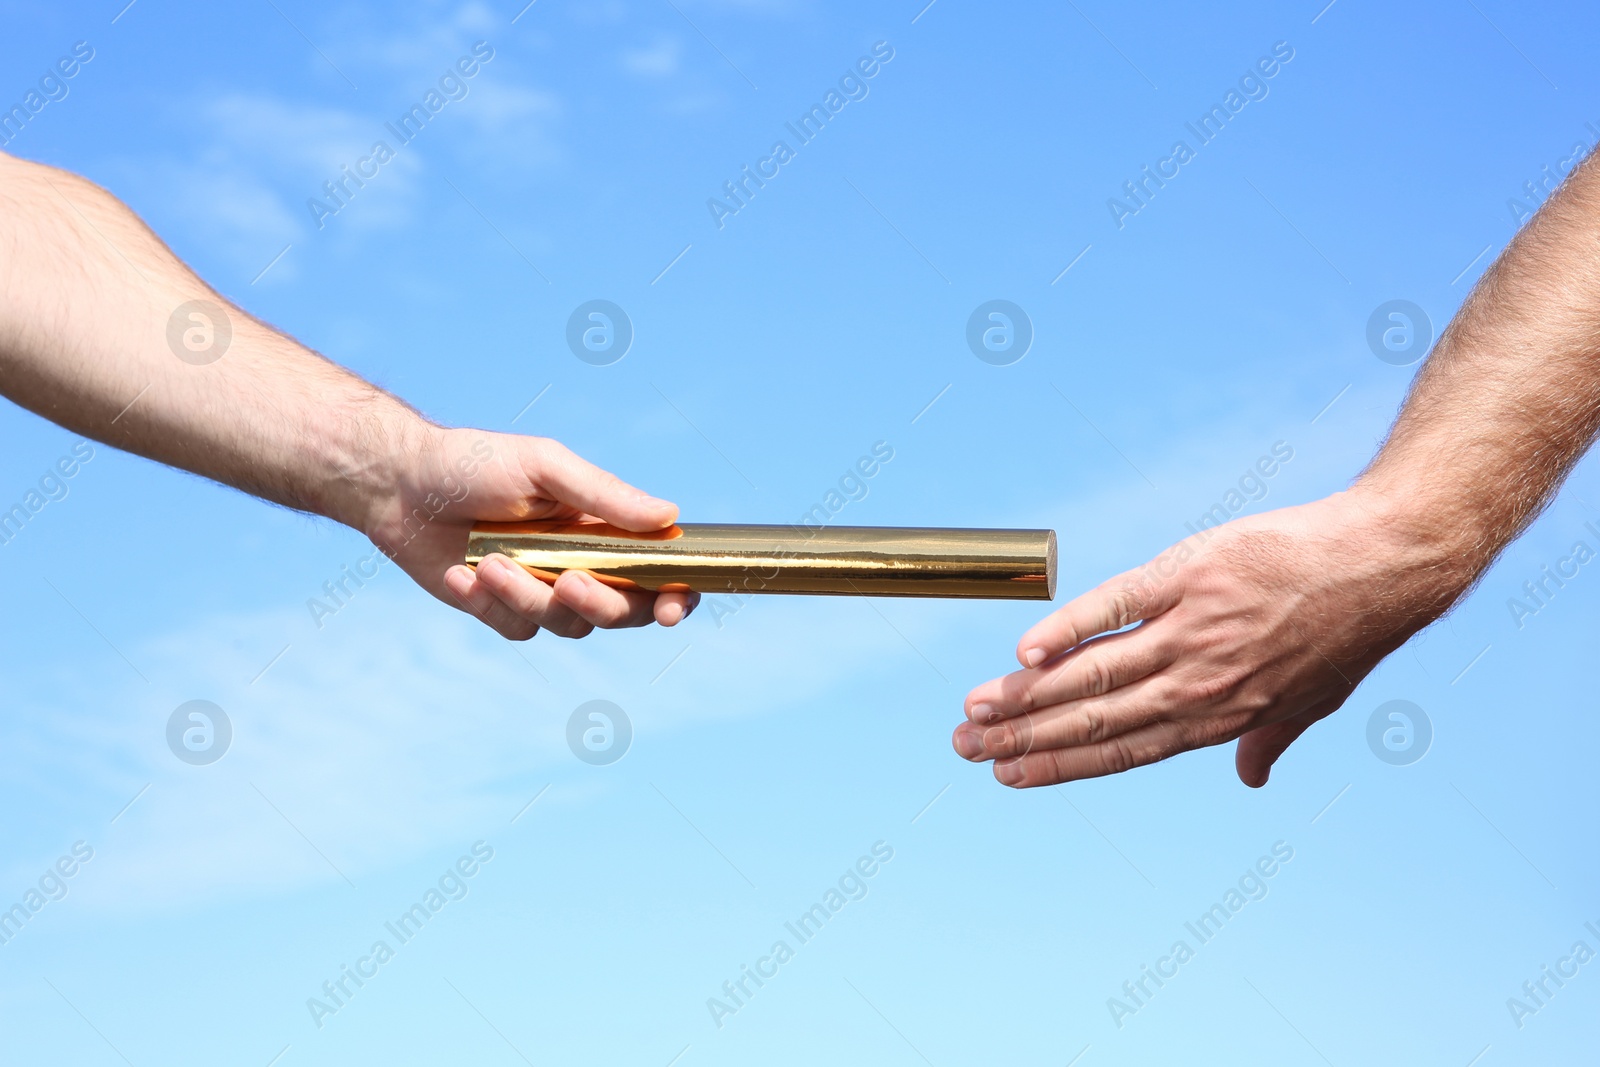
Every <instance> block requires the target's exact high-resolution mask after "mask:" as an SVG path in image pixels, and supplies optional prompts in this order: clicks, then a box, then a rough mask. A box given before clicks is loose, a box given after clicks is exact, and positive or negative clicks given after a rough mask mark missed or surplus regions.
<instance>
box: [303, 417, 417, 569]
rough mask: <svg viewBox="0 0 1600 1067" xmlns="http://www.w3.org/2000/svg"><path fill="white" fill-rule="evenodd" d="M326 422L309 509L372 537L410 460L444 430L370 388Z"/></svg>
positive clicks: (396, 494) (399, 488)
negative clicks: (319, 482)
mask: <svg viewBox="0 0 1600 1067" xmlns="http://www.w3.org/2000/svg"><path fill="white" fill-rule="evenodd" d="M329 422H330V425H329V428H328V436H327V438H326V439H325V441H324V443H323V447H322V448H321V449H320V452H321V455H322V458H323V463H324V469H323V472H322V489H321V491H320V492H319V494H318V506H317V507H316V508H315V510H316V511H317V512H319V513H320V514H322V515H326V516H327V517H328V518H330V519H333V520H334V521H335V522H339V523H342V524H344V525H345V526H348V527H350V528H351V529H353V530H357V531H359V532H361V533H363V534H365V535H367V536H368V537H372V536H373V534H374V532H375V531H377V530H378V529H380V528H381V527H382V526H383V525H384V523H385V521H386V519H387V516H388V514H389V512H391V511H393V510H394V502H395V501H396V500H397V499H399V497H400V495H401V492H402V488H403V484H404V481H405V479H406V477H407V476H408V474H409V473H410V471H411V469H412V468H413V466H414V465H415V461H416V457H417V456H418V455H421V454H423V453H424V452H426V451H428V450H429V449H431V448H433V447H435V445H436V443H437V441H438V438H439V437H440V435H441V434H443V432H444V431H443V430H442V429H441V428H440V427H438V426H435V425H434V424H432V423H430V422H428V421H427V420H426V419H424V418H423V417H422V416H421V415H419V414H417V413H416V412H415V411H413V410H412V409H411V408H409V407H407V406H406V405H405V404H403V403H401V402H400V401H398V400H396V399H395V398H394V397H392V396H390V395H389V394H387V393H384V392H381V391H379V390H376V389H374V390H373V391H372V392H371V393H370V394H369V395H366V396H363V397H360V398H356V399H354V400H352V401H351V402H350V403H349V404H347V405H344V406H342V407H341V408H336V409H335V410H334V412H333V413H332V417H331V418H330V420H329Z"/></svg>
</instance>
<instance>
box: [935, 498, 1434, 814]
mask: <svg viewBox="0 0 1600 1067" xmlns="http://www.w3.org/2000/svg"><path fill="white" fill-rule="evenodd" d="M1393 511H1394V509H1391V508H1389V507H1387V506H1386V505H1385V502H1384V501H1383V500H1382V499H1381V498H1379V497H1376V496H1374V495H1365V494H1362V493H1361V492H1360V491H1358V490H1352V491H1350V492H1346V493H1339V494H1336V495H1334V496H1332V497H1328V498H1327V499H1325V500H1319V501H1316V502H1315V503H1311V504H1306V505H1302V506H1299V507H1292V508H1285V509H1283V510H1280V511H1273V512H1268V513H1266V514H1263V515H1259V516H1252V517H1249V518H1244V519H1240V520H1237V521H1235V522H1231V523H1228V524H1226V525H1224V526H1221V527H1218V528H1216V529H1213V530H1208V531H1204V532H1202V533H1200V534H1198V535H1196V536H1194V537H1190V538H1188V539H1186V540H1184V541H1182V542H1180V543H1179V544H1177V545H1174V546H1173V547H1171V548H1169V549H1168V550H1167V551H1166V552H1164V553H1162V554H1161V555H1160V556H1158V557H1157V558H1156V559H1155V560H1153V561H1151V562H1150V563H1148V564H1146V565H1145V566H1143V567H1141V568H1139V569H1137V570H1133V571H1129V572H1127V573H1125V574H1121V575H1118V576H1117V577H1115V578H1113V579H1111V580H1110V581H1108V582H1106V583H1105V584H1104V585H1102V586H1100V587H1099V588H1098V589H1094V590H1092V591H1090V592H1088V593H1085V594H1084V595H1083V596H1080V597H1078V598H1077V599H1076V600H1074V601H1072V602H1071V603H1069V604H1067V605H1066V606H1065V607H1063V608H1061V609H1060V610H1059V611H1057V612H1055V613H1054V614H1053V615H1050V616H1049V617H1048V618H1046V619H1044V620H1043V621H1041V622H1040V623H1039V624H1038V625H1036V626H1034V627H1033V628H1032V629H1031V630H1029V631H1028V632H1027V633H1026V634H1025V635H1023V638H1022V640H1021V641H1020V642H1019V643H1018V645H1017V659H1018V660H1019V661H1020V662H1021V663H1022V664H1023V666H1024V668H1025V669H1023V670H1020V671H1016V672H1014V673H1012V674H1008V675H1006V676H1005V677H1003V678H996V679H994V680H992V681H989V682H985V683H984V684H982V685H980V686H978V687H977V688H976V689H974V690H973V691H972V692H971V693H970V694H969V695H968V696H967V700H966V715H967V720H968V721H966V722H963V723H962V724H961V725H960V726H958V727H957V728H956V730H955V734H954V737H953V738H952V742H953V743H954V745H955V749H956V751H957V752H959V753H960V754H961V755H962V756H964V757H965V758H967V759H969V760H972V761H974V762H980V761H986V760H993V761H995V763H994V776H995V778H996V779H998V780H999V781H1000V782H1001V783H1003V784H1005V785H1009V786H1016V787H1018V788H1023V787H1028V786H1038V785H1050V784H1053V783H1057V782H1066V781H1071V780H1073V779H1077V778H1093V777H1097V776H1100V775H1106V774H1116V773H1118V772H1121V771H1125V770H1128V769H1129V768H1132V767H1139V766H1143V765H1144V764H1147V763H1154V762H1156V761H1158V760H1163V759H1166V758H1167V757H1169V756H1173V755H1176V754H1177V753H1179V752H1186V751H1188V750H1190V749H1195V748H1201V747H1204V746H1207V745H1220V744H1222V743H1224V742H1226V741H1231V740H1233V739H1234V738H1239V748H1238V753H1237V757H1236V761H1235V762H1236V767H1237V770H1238V774H1239V778H1240V779H1241V780H1242V781H1243V782H1244V783H1245V784H1246V785H1249V786H1262V785H1265V784H1266V781H1267V775H1268V773H1269V772H1270V770H1271V768H1272V765H1273V763H1274V762H1275V761H1276V760H1277V758H1278V757H1279V756H1280V755H1282V754H1283V752H1284V750H1285V749H1287V748H1288V747H1289V745H1290V744H1292V743H1293V742H1294V740H1295V739H1296V738H1297V737H1299V736H1300V735H1301V734H1302V733H1304V732H1305V731H1306V729H1307V728H1308V727H1310V726H1311V724H1312V723H1314V722H1316V721H1317V720H1318V719H1321V718H1323V717H1325V716H1327V715H1330V714H1332V713H1333V712H1334V711H1336V710H1338V708H1339V706H1340V705H1341V704H1343V703H1344V701H1345V699H1346V698H1347V697H1349V695H1350V693H1351V692H1352V691H1353V690H1354V689H1355V687H1356V685H1357V684H1359V683H1360V681H1361V680H1362V679H1363V678H1364V677H1366V675H1367V673H1368V672H1369V671H1371V670H1372V668H1373V667H1375V666H1376V665H1377V664H1378V662H1379V661H1380V660H1382V659H1383V657H1384V656H1386V655H1388V654H1389V653H1390V652H1392V651H1394V650H1395V649H1396V648H1398V647H1399V646H1400V645H1401V644H1403V643H1404V642H1405V641H1406V639H1407V638H1409V637H1410V636H1411V635H1412V634H1413V633H1415V632H1416V631H1417V630H1419V629H1421V628H1422V627H1423V626H1424V625H1426V624H1427V623H1428V622H1430V621H1432V620H1433V619H1434V618H1437V617H1438V616H1439V615H1440V614H1442V613H1443V612H1444V611H1445V610H1446V609H1447V608H1448V607H1449V605H1450V604H1451V603H1452V602H1453V601H1454V600H1455V598H1456V596H1458V595H1459V593H1460V592H1461V591H1462V589H1463V588H1464V579H1463V578H1462V577H1461V576H1460V575H1456V574H1454V570H1455V568H1452V567H1450V566H1449V565H1448V564H1447V563H1441V562H1439V560H1438V559H1437V554H1436V552H1435V551H1434V550H1433V548H1434V546H1428V545H1424V544H1419V543H1418V542H1417V539H1416V538H1414V537H1412V536H1411V531H1408V530H1406V529H1405V528H1404V526H1403V524H1402V523H1401V522H1400V521H1399V520H1397V519H1396V518H1394V517H1393ZM1135 624H1137V625H1135ZM1127 627H1132V629H1125V628H1127Z"/></svg>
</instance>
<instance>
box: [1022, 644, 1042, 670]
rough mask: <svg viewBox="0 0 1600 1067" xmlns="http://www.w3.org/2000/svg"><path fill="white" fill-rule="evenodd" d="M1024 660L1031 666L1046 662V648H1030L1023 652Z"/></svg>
mask: <svg viewBox="0 0 1600 1067" xmlns="http://www.w3.org/2000/svg"><path fill="white" fill-rule="evenodd" d="M1022 662H1024V663H1026V664H1027V665H1028V666H1029V667H1037V666H1038V665H1039V664H1041V663H1043V662H1044V649H1042V648H1030V649H1028V651H1026V652H1024V653H1023V654H1022Z"/></svg>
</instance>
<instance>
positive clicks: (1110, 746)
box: [1101, 737, 1139, 774]
mask: <svg viewBox="0 0 1600 1067" xmlns="http://www.w3.org/2000/svg"><path fill="white" fill-rule="evenodd" d="M1102 751H1103V755H1102V756H1101V764H1102V766H1103V767H1104V768H1105V770H1106V771H1107V772H1108V773H1110V774H1121V773H1122V772H1123V771H1126V770H1131V769H1133V768H1134V767H1136V766H1138V765H1139V764H1138V758H1137V756H1136V755H1135V753H1134V750H1133V746H1132V744H1130V743H1129V741H1128V739H1127V738H1126V737H1114V738H1112V739H1111V740H1110V741H1108V742H1106V747H1105V749H1103V750H1102Z"/></svg>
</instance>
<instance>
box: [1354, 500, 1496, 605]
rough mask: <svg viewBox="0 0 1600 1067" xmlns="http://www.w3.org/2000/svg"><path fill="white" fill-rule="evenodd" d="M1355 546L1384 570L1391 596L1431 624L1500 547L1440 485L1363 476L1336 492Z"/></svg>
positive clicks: (1477, 517)
mask: <svg viewBox="0 0 1600 1067" xmlns="http://www.w3.org/2000/svg"><path fill="white" fill-rule="evenodd" d="M1337 496H1338V497H1339V498H1342V499H1343V502H1344V505H1345V506H1346V508H1347V509H1348V512H1349V514H1350V515H1351V521H1352V523H1353V524H1354V527H1355V529H1356V530H1357V531H1358V535H1357V536H1358V537H1359V539H1360V541H1361V542H1362V543H1363V544H1364V545H1366V546H1367V551H1368V553H1369V555H1370V557H1371V558H1373V559H1375V560H1377V561H1378V562H1379V563H1380V565H1381V566H1382V568H1383V570H1384V572H1385V574H1386V578H1387V582H1386V584H1387V585H1388V590H1387V592H1389V593H1390V594H1392V595H1393V596H1395V597H1396V598H1398V599H1399V600H1401V601H1402V602H1404V603H1405V605H1407V606H1408V607H1409V609H1410V610H1411V611H1414V612H1415V613H1416V614H1418V615H1419V616H1424V617H1425V618H1426V620H1427V621H1432V620H1433V619H1434V618H1437V617H1439V616H1440V615H1442V614H1444V613H1445V612H1446V611H1448V610H1449V609H1450V607H1451V606H1452V605H1454V604H1455V602H1456V601H1457V600H1459V599H1460V598H1461V597H1462V595H1464V594H1465V593H1466V592H1467V590H1469V589H1470V588H1471V587H1472V585H1473V583H1475V582H1476V581H1477V580H1478V578H1479V577H1480V576H1481V575H1482V574H1483V572H1484V571H1485V570H1487V569H1488V566H1489V564H1490V563H1491V562H1492V561H1493V559H1494V556H1495V554H1496V553H1497V552H1498V550H1499V545H1498V544H1497V543H1496V542H1495V541H1494V539H1493V538H1491V537H1489V536H1488V535H1487V533H1486V531H1485V529H1484V525H1485V524H1484V521H1483V519H1484V517H1483V513H1482V512H1481V511H1477V510H1475V509H1473V508H1471V507H1470V506H1463V501H1462V499H1461V498H1460V497H1459V496H1452V495H1451V494H1449V493H1447V492H1445V493H1441V492H1439V491H1438V487H1437V486H1429V485H1422V484H1409V483H1406V482H1396V481H1393V480H1390V479H1386V478H1381V477H1378V478H1374V477H1371V476H1370V473H1369V475H1364V476H1363V477H1362V478H1361V479H1359V480H1358V481H1357V482H1356V483H1355V484H1354V485H1353V486H1351V487H1350V489H1348V490H1346V491H1345V492H1344V493H1340V494H1337Z"/></svg>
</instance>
